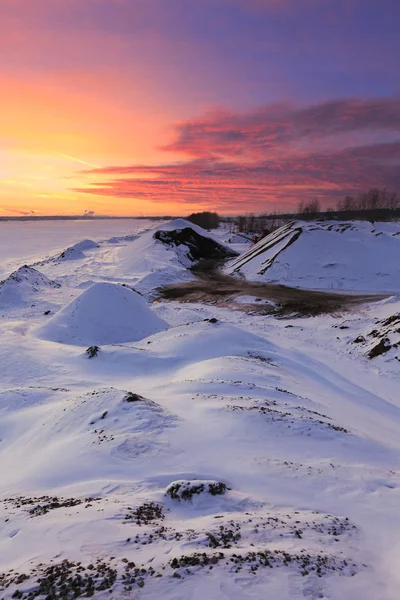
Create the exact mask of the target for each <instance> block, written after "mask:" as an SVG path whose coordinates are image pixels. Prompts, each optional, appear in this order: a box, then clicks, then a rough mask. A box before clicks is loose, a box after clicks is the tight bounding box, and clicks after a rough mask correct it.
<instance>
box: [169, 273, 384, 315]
mask: <svg viewBox="0 0 400 600" xmlns="http://www.w3.org/2000/svg"><path fill="white" fill-rule="evenodd" d="M193 272H194V273H195V275H196V279H195V280H193V281H188V282H185V283H177V284H172V285H168V286H165V287H163V288H161V289H160V290H159V294H160V296H161V297H162V298H163V299H165V300H176V301H179V302H202V303H205V304H214V305H217V306H221V307H229V308H231V309H232V308H233V309H236V310H242V311H244V312H247V313H253V314H264V315H274V316H278V317H288V316H298V317H301V316H317V315H320V314H327V313H341V312H344V311H347V310H350V309H353V308H354V307H357V306H360V305H362V304H364V303H366V302H375V301H379V300H382V299H384V298H386V297H387V296H385V295H379V296H378V295H375V294H374V295H372V294H370V295H365V294H364V295H361V294H357V295H355V294H344V293H340V294H336V293H332V292H321V291H314V290H305V289H298V288H291V287H287V286H284V285H277V284H272V283H256V282H251V281H246V280H244V279H239V278H236V277H231V276H229V275H223V274H222V273H221V272H220V271H219V270H218V265H217V264H216V263H215V262H211V263H207V262H203V263H200V264H199V265H198V266H197V267H196V268H195V269H193ZM239 296H254V297H255V298H256V299H257V300H256V301H255V302H254V303H251V304H242V303H238V302H236V301H235V300H236V299H237V298H238V297H239ZM263 300H264V301H265V300H269V301H270V302H271V304H265V303H263V302H262V301H263ZM257 301H258V302H257ZM272 303H273V304H272Z"/></svg>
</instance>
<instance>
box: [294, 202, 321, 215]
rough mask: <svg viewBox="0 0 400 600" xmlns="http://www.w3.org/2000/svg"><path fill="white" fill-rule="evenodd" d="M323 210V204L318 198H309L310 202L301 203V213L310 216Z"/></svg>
mask: <svg viewBox="0 0 400 600" xmlns="http://www.w3.org/2000/svg"><path fill="white" fill-rule="evenodd" d="M319 212H321V206H320V203H319V200H318V198H314V200H309V201H308V202H305V203H304V202H300V204H299V214H301V215H306V216H309V217H313V216H315V215H317V214H318V213H319Z"/></svg>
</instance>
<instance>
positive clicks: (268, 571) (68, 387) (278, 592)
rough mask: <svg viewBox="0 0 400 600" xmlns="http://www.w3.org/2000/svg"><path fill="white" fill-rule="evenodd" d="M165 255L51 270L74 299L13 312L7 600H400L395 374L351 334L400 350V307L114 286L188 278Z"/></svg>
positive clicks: (92, 256) (2, 523) (3, 517)
mask: <svg viewBox="0 0 400 600" xmlns="http://www.w3.org/2000/svg"><path fill="white" fill-rule="evenodd" d="M167 227H168V226H167ZM173 230H174V228H173ZM152 233H154V230H153V232H152ZM110 237H111V236H109V237H108V238H107V239H109V238H110ZM378 239H379V237H378ZM298 241H300V238H299V240H298ZM139 242H141V244H142V245H141V244H139ZM155 242H156V240H154V238H153V237H152V235H148V233H145V234H143V236H140V237H138V238H137V239H136V240H127V239H120V240H118V241H116V242H115V243H112V244H107V243H106V242H105V243H104V244H100V247H99V248H94V249H92V250H90V251H88V252H86V250H85V254H86V255H85V257H84V258H81V259H79V260H77V261H64V262H62V264H61V263H55V262H51V263H50V262H49V263H46V265H44V266H43V270H44V272H45V273H46V276H50V275H51V276H52V277H53V276H54V275H53V274H56V275H57V278H58V279H60V280H62V283H63V285H62V287H57V288H52V287H46V286H43V282H42V280H40V282H41V285H40V286H39V287H40V290H39V291H38V292H34V291H32V290H30V291H29V294H32V295H34V297H35V298H36V297H39V301H36V302H35V303H36V304H37V306H36V307H34V308H31V307H30V306H29V310H28V309H26V308H24V309H23V310H21V311H20V312H13V313H11V312H7V311H5V312H4V313H3V318H2V319H1V320H0V335H1V341H2V343H1V344H0V375H1V382H2V386H1V389H0V471H1V481H0V598H4V600H10V599H11V598H23V599H24V600H28V599H29V600H30V599H31V598H34V597H37V598H39V600H44V599H45V598H49V597H50V598H62V599H67V600H72V598H85V597H93V598H95V599H96V600H104V599H105V598H109V599H111V600H121V599H122V598H135V599H136V600H154V599H155V598H164V599H166V600H183V599H184V600H200V599H202V598H209V599H210V600H226V599H227V598H229V600H255V599H261V598H279V599H280V600H300V599H301V600H304V599H308V600H317V599H318V598H322V599H325V600H328V599H329V600H343V599H347V598H349V599H350V598H351V599H358V598H360V599H362V600H376V599H377V598H379V599H381V598H382V599H385V600H397V598H398V589H399V575H398V558H399V556H400V553H399V541H398V540H399V532H400V516H399V510H398V506H399V493H400V441H399V435H398V432H399V428H400V401H399V395H398V380H399V375H400V362H399V360H397V354H398V351H397V349H396V348H392V349H391V350H390V352H389V351H388V352H387V353H384V354H382V355H380V356H378V357H376V358H375V359H373V360H372V359H370V358H368V356H366V354H365V350H362V349H361V344H354V343H353V342H352V340H354V339H355V337H356V336H357V335H359V334H361V333H363V334H365V335H367V333H368V332H369V331H371V330H372V329H374V327H376V326H377V325H378V324H379V323H380V327H381V329H382V331H383V330H384V331H385V335H388V336H389V337H390V336H392V337H393V340H395V339H397V338H395V335H397V333H396V331H392V330H390V332H389V331H388V330H387V328H391V327H397V322H396V321H395V319H391V321H390V323H386V324H384V321H387V320H388V319H389V318H390V317H391V316H393V315H397V314H398V313H400V305H399V299H398V298H392V299H390V300H385V301H383V302H379V303H376V304H371V305H368V306H363V307H361V308H358V309H357V312H354V313H347V314H346V315H335V316H334V315H331V316H320V317H315V318H309V319H308V318H301V319H292V320H289V319H285V320H279V319H275V318H273V317H268V318H266V317H264V316H260V315H257V314H255V315H254V314H253V315H249V314H246V313H245V312H241V310H238V309H237V310H232V309H229V308H218V307H215V306H211V305H203V304H178V303H175V302H171V303H167V302H155V303H154V304H152V305H151V306H150V305H147V304H146V302H145V300H144V298H143V297H141V296H140V295H139V294H137V293H135V292H134V291H132V290H130V289H129V288H127V287H122V286H121V285H118V284H121V283H131V282H132V281H141V280H142V279H143V278H146V277H148V278H149V279H148V280H147V282H148V291H149V292H151V289H153V290H154V288H151V286H150V280H151V277H150V275H151V276H152V277H153V281H152V283H153V286H157V285H159V283H160V281H161V280H162V273H168V274H169V275H168V276H170V275H171V272H173V269H174V268H176V275H177V276H180V275H178V274H179V273H183V272H184V269H185V267H184V265H183V264H182V262H180V260H179V259H180V256H178V259H177V251H176V248H175V249H166V248H164V247H163V245H161V246H159V244H158V243H155ZM295 243H297V242H295ZM295 243H294V244H293V246H294V245H295ZM289 249H290V248H288V250H289ZM181 250H183V249H181ZM141 251H143V253H142V254H140V252H141ZM179 252H180V250H179ZM183 252H184V253H185V252H186V251H185V250H183ZM146 253H147V256H145V254H146ZM186 258H187V256H186ZM183 260H184V259H183ZM129 261H132V263H134V264H132V263H130V262H129ZM146 261H147V263H146ZM146 264H147V267H149V268H152V269H154V270H153V271H152V273H150V272H149V271H147V272H146ZM129 265H130V266H131V269H132V270H131V274H129V273H130V271H129ZM171 266H172V267H173V269H172V271H171ZM43 281H46V280H43ZM50 281H53V279H51V278H50ZM89 281H91V282H100V283H97V284H95V285H93V284H89ZM42 287H43V289H42ZM49 293H51V294H53V296H52V298H53V302H54V304H56V303H58V308H59V310H58V312H56V310H55V309H54V310H53V311H52V314H53V313H55V314H54V316H51V315H44V314H43V309H44V307H45V299H46V294H49ZM238 306H239V307H240V305H238ZM161 319H162V320H161ZM153 326H154V329H152V327H153ZM139 327H141V328H142V329H141V331H140V338H141V339H139V337H133V336H136V334H137V331H138V328H139ZM38 334H39V335H38ZM84 336H87V337H85V339H83V337H84ZM96 336H98V337H96ZM124 336H126V337H124ZM144 336H145V337H144ZM123 339H125V340H129V341H126V342H124V341H123ZM53 340H57V341H58V343H57V344H55V343H54V341H53ZM134 340H137V341H134ZM93 343H98V344H100V345H101V348H100V351H99V352H98V354H97V355H95V356H92V357H90V355H88V354H87V353H86V352H85V346H88V345H89V344H93Z"/></svg>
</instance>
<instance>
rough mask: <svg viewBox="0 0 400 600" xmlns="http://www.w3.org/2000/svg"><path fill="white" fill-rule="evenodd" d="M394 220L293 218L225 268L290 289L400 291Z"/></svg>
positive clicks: (398, 232)
mask: <svg viewBox="0 0 400 600" xmlns="http://www.w3.org/2000/svg"><path fill="white" fill-rule="evenodd" d="M399 251H400V226H399V224H398V223H376V224H371V223H369V222H352V223H338V222H336V221H324V222H317V223H315V222H301V221H298V222H294V223H291V224H289V225H285V226H283V227H282V228H280V229H278V230H276V231H275V232H273V233H272V234H270V235H268V236H267V237H265V238H264V239H263V240H261V241H260V242H258V244H256V245H255V246H253V247H252V248H250V249H249V250H248V251H247V252H246V253H245V254H243V255H241V256H240V257H239V258H237V259H233V260H232V261H231V262H230V263H229V264H228V265H227V267H226V270H225V271H226V273H228V274H241V275H243V276H244V277H246V279H249V280H255V281H265V282H266V281H268V282H272V283H281V284H285V285H288V286H292V287H302V288H308V289H320V290H335V291H336V290H338V291H351V292H363V293H364V292H365V293H368V292H379V293H385V292H388V293H393V292H399V291H400V264H399V261H398V259H397V257H398V255H399Z"/></svg>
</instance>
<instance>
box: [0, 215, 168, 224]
mask: <svg viewBox="0 0 400 600" xmlns="http://www.w3.org/2000/svg"><path fill="white" fill-rule="evenodd" d="M176 218H178V217H154V216H153V217H142V216H141V217H110V216H107V215H105V216H90V217H86V216H84V215H61V216H52V215H49V216H40V217H34V216H31V215H30V216H18V217H0V222H2V221H101V220H105V219H113V220H117V219H125V220H132V219H135V220H137V219H141V220H146V221H149V220H150V221H160V220H161V219H163V220H171V219H176Z"/></svg>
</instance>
